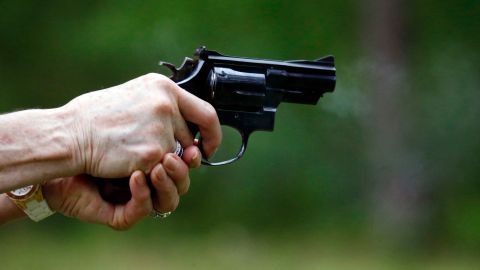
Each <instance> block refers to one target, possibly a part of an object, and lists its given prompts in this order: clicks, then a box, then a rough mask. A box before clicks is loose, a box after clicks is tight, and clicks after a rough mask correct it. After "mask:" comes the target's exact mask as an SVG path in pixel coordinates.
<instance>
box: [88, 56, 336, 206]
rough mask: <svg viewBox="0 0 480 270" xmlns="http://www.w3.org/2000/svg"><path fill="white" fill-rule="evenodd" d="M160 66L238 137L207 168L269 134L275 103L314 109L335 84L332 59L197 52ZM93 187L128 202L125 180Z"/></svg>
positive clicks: (106, 196)
mask: <svg viewBox="0 0 480 270" xmlns="http://www.w3.org/2000/svg"><path fill="white" fill-rule="evenodd" d="M160 64H161V65H163V66H165V67H167V68H169V69H170V70H171V71H172V75H171V76H170V79H172V80H173V81H174V82H176V83H177V85H179V86H180V87H182V88H183V89H185V90H187V91H188V92H190V93H192V94H193V95H195V96H197V97H199V98H201V99H203V100H205V101H207V102H209V103H210V104H212V106H213V107H214V108H215V110H216V111H217V114H218V118H219V120H220V124H222V125H227V126H230V127H233V128H235V129H236V130H238V131H239V133H240V134H241V137H242V145H241V147H240V150H239V152H238V153H237V155H236V156H234V157H233V158H231V159H227V160H224V161H221V162H211V161H209V160H206V159H203V160H202V164H205V165H209V166H219V165H225V164H229V163H232V162H234V161H236V160H238V159H240V158H241V157H242V156H243V154H244V153H245V150H246V149H247V143H248V138H249V136H250V134H251V133H252V132H254V131H256V130H265V131H273V126H274V120H275V112H276V111H277V107H278V105H280V103H281V102H290V103H302V104H317V102H318V100H319V99H320V97H321V96H322V95H323V94H324V93H325V92H332V91H333V90H334V88H335V81H336V75H335V63H334V57H333V56H326V57H323V58H320V59H317V60H314V61H307V60H293V61H273V60H264V59H252V58H243V57H232V56H225V55H222V54H220V53H218V52H215V51H209V50H207V49H206V48H205V47H201V48H198V49H197V50H196V52H195V54H194V57H193V58H188V57H186V58H185V60H184V61H183V63H182V65H181V66H180V67H179V68H176V67H175V66H174V65H172V64H170V63H165V62H160ZM189 128H190V131H191V132H192V133H193V134H194V135H195V134H196V133H197V132H198V128H197V127H196V126H194V125H191V124H189ZM200 145H201V144H200ZM97 183H98V184H99V185H100V186H99V187H100V193H101V194H102V196H103V197H104V199H107V200H108V201H111V202H114V203H122V202H126V201H128V200H129V199H130V196H131V194H130V190H129V189H128V179H122V180H119V179H115V180H113V179H112V180H111V181H105V180H99V181H97ZM110 185H113V186H110ZM106 186H109V187H106ZM107 190H108V191H107Z"/></svg>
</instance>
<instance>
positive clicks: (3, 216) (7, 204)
mask: <svg viewBox="0 0 480 270" xmlns="http://www.w3.org/2000/svg"><path fill="white" fill-rule="evenodd" d="M25 217H27V215H26V214H25V213H24V212H23V211H22V210H21V209H20V208H18V207H17V206H16V205H15V203H14V202H12V200H10V199H9V198H8V196H7V195H6V194H5V193H2V194H0V224H5V223H7V222H9V221H13V220H15V219H20V218H25Z"/></svg>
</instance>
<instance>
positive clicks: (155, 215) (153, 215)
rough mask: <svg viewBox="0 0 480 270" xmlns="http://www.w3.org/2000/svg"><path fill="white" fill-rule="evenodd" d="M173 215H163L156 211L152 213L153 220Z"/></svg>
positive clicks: (168, 213) (169, 213) (167, 213)
mask: <svg viewBox="0 0 480 270" xmlns="http://www.w3.org/2000/svg"><path fill="white" fill-rule="evenodd" d="M171 214H172V212H166V213H162V212H159V211H157V210H155V209H153V210H152V212H150V216H151V217H152V218H158V219H163V218H166V217H168V216H170V215H171Z"/></svg>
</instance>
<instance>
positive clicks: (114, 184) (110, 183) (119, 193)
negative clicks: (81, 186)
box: [92, 177, 132, 204]
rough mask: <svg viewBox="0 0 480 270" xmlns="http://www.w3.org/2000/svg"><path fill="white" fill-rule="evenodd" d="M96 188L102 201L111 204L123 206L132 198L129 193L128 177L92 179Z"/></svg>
mask: <svg viewBox="0 0 480 270" xmlns="http://www.w3.org/2000/svg"><path fill="white" fill-rule="evenodd" d="M92 178H93V181H94V182H95V184H96V185H97V187H98V192H99V193H100V196H101V197H102V199H104V200H105V201H107V202H110V203H113V204H125V203H127V202H128V201H129V200H130V199H131V198H132V193H131V192H130V186H129V181H130V177H123V178H118V179H106V178H100V177H92Z"/></svg>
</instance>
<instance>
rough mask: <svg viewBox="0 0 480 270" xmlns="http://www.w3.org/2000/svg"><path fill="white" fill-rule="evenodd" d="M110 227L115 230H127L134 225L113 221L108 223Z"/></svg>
mask: <svg viewBox="0 0 480 270" xmlns="http://www.w3.org/2000/svg"><path fill="white" fill-rule="evenodd" d="M108 227H110V228H112V229H113V230H115V231H126V230H128V229H130V227H132V225H130V224H127V223H124V222H122V223H120V222H113V223H110V224H108Z"/></svg>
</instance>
